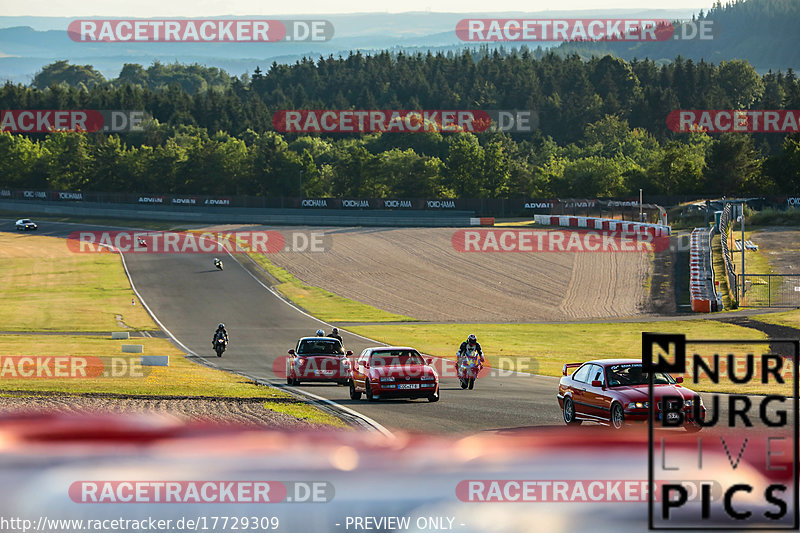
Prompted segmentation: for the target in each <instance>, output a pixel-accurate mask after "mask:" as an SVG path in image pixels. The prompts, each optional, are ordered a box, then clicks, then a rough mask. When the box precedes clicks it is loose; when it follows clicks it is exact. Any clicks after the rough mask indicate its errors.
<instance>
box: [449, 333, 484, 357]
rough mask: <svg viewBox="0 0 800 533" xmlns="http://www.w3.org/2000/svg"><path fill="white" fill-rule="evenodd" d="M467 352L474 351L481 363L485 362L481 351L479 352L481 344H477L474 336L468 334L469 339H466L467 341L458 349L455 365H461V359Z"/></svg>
mask: <svg viewBox="0 0 800 533" xmlns="http://www.w3.org/2000/svg"><path fill="white" fill-rule="evenodd" d="M467 350H475V351H476V352H477V353H478V355H479V356H480V358H481V363H483V362H484V361H485V359H484V358H483V350H481V344H480V343H479V342H478V338H477V337H476V336H475V335H473V334H470V335H469V337H467V340H465V341H464V342H462V343H461V346H459V348H458V353H457V354H456V361H457V364H458V363H461V358H462V357H463V356H464V354H466V353H467Z"/></svg>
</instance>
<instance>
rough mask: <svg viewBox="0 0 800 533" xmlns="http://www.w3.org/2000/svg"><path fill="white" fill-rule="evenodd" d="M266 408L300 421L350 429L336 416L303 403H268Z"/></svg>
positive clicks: (265, 405)
mask: <svg viewBox="0 0 800 533" xmlns="http://www.w3.org/2000/svg"><path fill="white" fill-rule="evenodd" d="M264 407H265V408H266V409H269V410H270V411H274V412H276V413H283V414H285V415H289V416H293V417H294V418H299V419H300V420H305V421H307V422H310V423H312V424H325V425H327V426H333V427H340V428H347V427H349V426H348V425H347V424H345V423H344V422H343V421H342V420H340V419H338V418H336V417H335V416H331V415H329V414H328V413H325V412H324V411H321V410H319V409H317V408H316V407H312V406H310V405H308V404H306V403H302V402H296V403H283V402H282V403H277V402H266V403H264Z"/></svg>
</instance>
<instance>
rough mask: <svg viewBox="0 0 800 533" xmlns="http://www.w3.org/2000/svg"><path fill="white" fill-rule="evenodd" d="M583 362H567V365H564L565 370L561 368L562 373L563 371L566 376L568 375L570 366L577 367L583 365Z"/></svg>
mask: <svg viewBox="0 0 800 533" xmlns="http://www.w3.org/2000/svg"><path fill="white" fill-rule="evenodd" d="M582 364H583V363H567V364H565V365H564V369H563V370H561V373H562V374H564V375H565V376H566V375H567V369H568V368H575V367H577V366H581V365H582Z"/></svg>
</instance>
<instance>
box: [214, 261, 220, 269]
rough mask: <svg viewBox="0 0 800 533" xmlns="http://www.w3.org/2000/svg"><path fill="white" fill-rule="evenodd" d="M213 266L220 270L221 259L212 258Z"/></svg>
mask: <svg viewBox="0 0 800 533" xmlns="http://www.w3.org/2000/svg"><path fill="white" fill-rule="evenodd" d="M214 266H215V267H217V269H218V270H222V261H221V260H219V259H214Z"/></svg>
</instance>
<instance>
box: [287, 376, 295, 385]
mask: <svg viewBox="0 0 800 533" xmlns="http://www.w3.org/2000/svg"><path fill="white" fill-rule="evenodd" d="M286 384H287V385H294V380H293V379H292V377H291V376H286Z"/></svg>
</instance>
